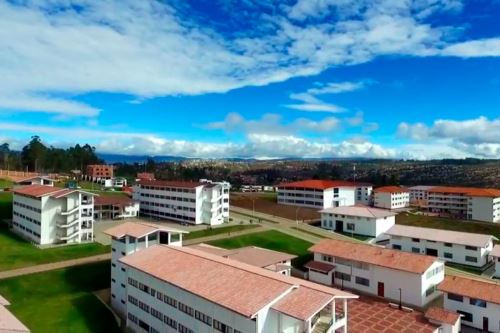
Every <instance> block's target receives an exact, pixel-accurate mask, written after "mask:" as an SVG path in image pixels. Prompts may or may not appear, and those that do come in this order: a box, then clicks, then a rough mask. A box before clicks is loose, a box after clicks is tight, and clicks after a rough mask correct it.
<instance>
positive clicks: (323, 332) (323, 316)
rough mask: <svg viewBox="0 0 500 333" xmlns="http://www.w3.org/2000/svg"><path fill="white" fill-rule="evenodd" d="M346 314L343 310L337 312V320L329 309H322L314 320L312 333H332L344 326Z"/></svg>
mask: <svg viewBox="0 0 500 333" xmlns="http://www.w3.org/2000/svg"><path fill="white" fill-rule="evenodd" d="M344 319H345V315H344V313H343V312H335V320H334V319H333V318H332V313H331V311H330V310H329V309H326V308H325V309H323V310H321V311H320V312H319V313H318V314H317V315H316V316H315V317H314V318H313V319H312V320H313V322H312V325H313V329H312V331H311V332H312V333H331V332H334V331H335V330H336V329H337V328H340V327H342V326H344V325H345V324H346V323H345V320H344Z"/></svg>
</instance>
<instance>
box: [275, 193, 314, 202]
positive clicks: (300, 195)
mask: <svg viewBox="0 0 500 333" xmlns="http://www.w3.org/2000/svg"><path fill="white" fill-rule="evenodd" d="M278 196H280V197H300V198H313V199H321V200H323V195H322V194H304V193H282V192H281V193H278Z"/></svg>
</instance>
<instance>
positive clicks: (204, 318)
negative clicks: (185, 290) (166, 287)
mask: <svg viewBox="0 0 500 333" xmlns="http://www.w3.org/2000/svg"><path fill="white" fill-rule="evenodd" d="M128 284H129V285H131V286H133V287H135V288H137V289H139V290H141V291H143V292H145V293H147V294H149V295H151V296H152V297H156V298H157V299H158V300H160V301H163V302H164V303H166V304H168V305H170V306H171V307H173V308H177V309H178V310H179V311H181V312H183V313H185V314H187V315H188V316H190V317H194V318H195V319H197V320H199V321H201V322H203V323H204V324H206V325H208V326H210V327H213V328H214V329H215V330H217V331H219V332H223V333H241V332H240V331H238V330H237V329H233V328H232V327H230V326H228V325H226V324H224V323H222V322H220V321H218V320H216V319H213V318H212V317H210V316H208V315H206V314H204V313H203V312H201V311H198V310H195V309H194V308H192V307H190V306H189V305H186V304H184V303H182V302H180V301H177V300H175V299H174V298H172V297H170V296H168V295H166V294H163V293H161V292H160V291H158V290H155V289H153V288H150V287H148V286H147V285H145V284H143V283H140V282H138V281H137V280H135V279H133V278H130V277H129V278H128ZM131 299H132V300H131ZM129 302H131V303H132V304H134V305H136V306H139V308H141V302H140V301H138V300H136V299H135V298H134V297H131V296H130V295H129ZM134 302H136V303H137V304H135V303H134ZM143 310H144V309H143ZM147 310H148V311H146V310H144V311H146V312H149V307H148V308H147ZM153 310H154V311H153ZM151 314H152V315H153V316H154V317H156V318H158V319H160V320H161V316H162V313H161V312H160V311H158V310H156V309H153V308H151ZM163 317H164V321H165V323H167V319H165V317H166V316H163ZM167 318H168V317H167ZM168 319H169V321H170V323H171V324H172V325H174V324H173V322H175V321H172V320H171V319H170V318H168ZM167 325H169V326H171V327H174V326H172V325H170V324H168V323H167ZM175 325H177V323H175ZM180 326H182V325H181V324H179V332H181V328H180ZM174 328H176V327H174ZM186 332H192V331H186Z"/></svg>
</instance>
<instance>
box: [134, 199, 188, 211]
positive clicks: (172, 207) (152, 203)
mask: <svg viewBox="0 0 500 333" xmlns="http://www.w3.org/2000/svg"><path fill="white" fill-rule="evenodd" d="M141 204H142V205H143V206H152V207H164V208H170V209H173V210H174V211H176V210H183V211H186V212H195V211H196V210H195V208H192V207H185V206H175V205H167V204H162V203H158V202H149V201H143V202H142V203H141Z"/></svg>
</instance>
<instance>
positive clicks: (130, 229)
mask: <svg viewBox="0 0 500 333" xmlns="http://www.w3.org/2000/svg"><path fill="white" fill-rule="evenodd" d="M156 231H166V232H175V233H181V234H187V233H188V232H187V231H183V230H178V229H174V228H169V227H166V226H161V225H156V224H151V223H146V222H126V223H123V224H120V225H118V226H116V227H113V228H109V229H106V230H104V231H103V233H105V234H106V235H109V236H111V237H114V238H122V237H124V236H132V237H135V238H141V237H144V236H146V235H149V234H151V233H153V232H156Z"/></svg>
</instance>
